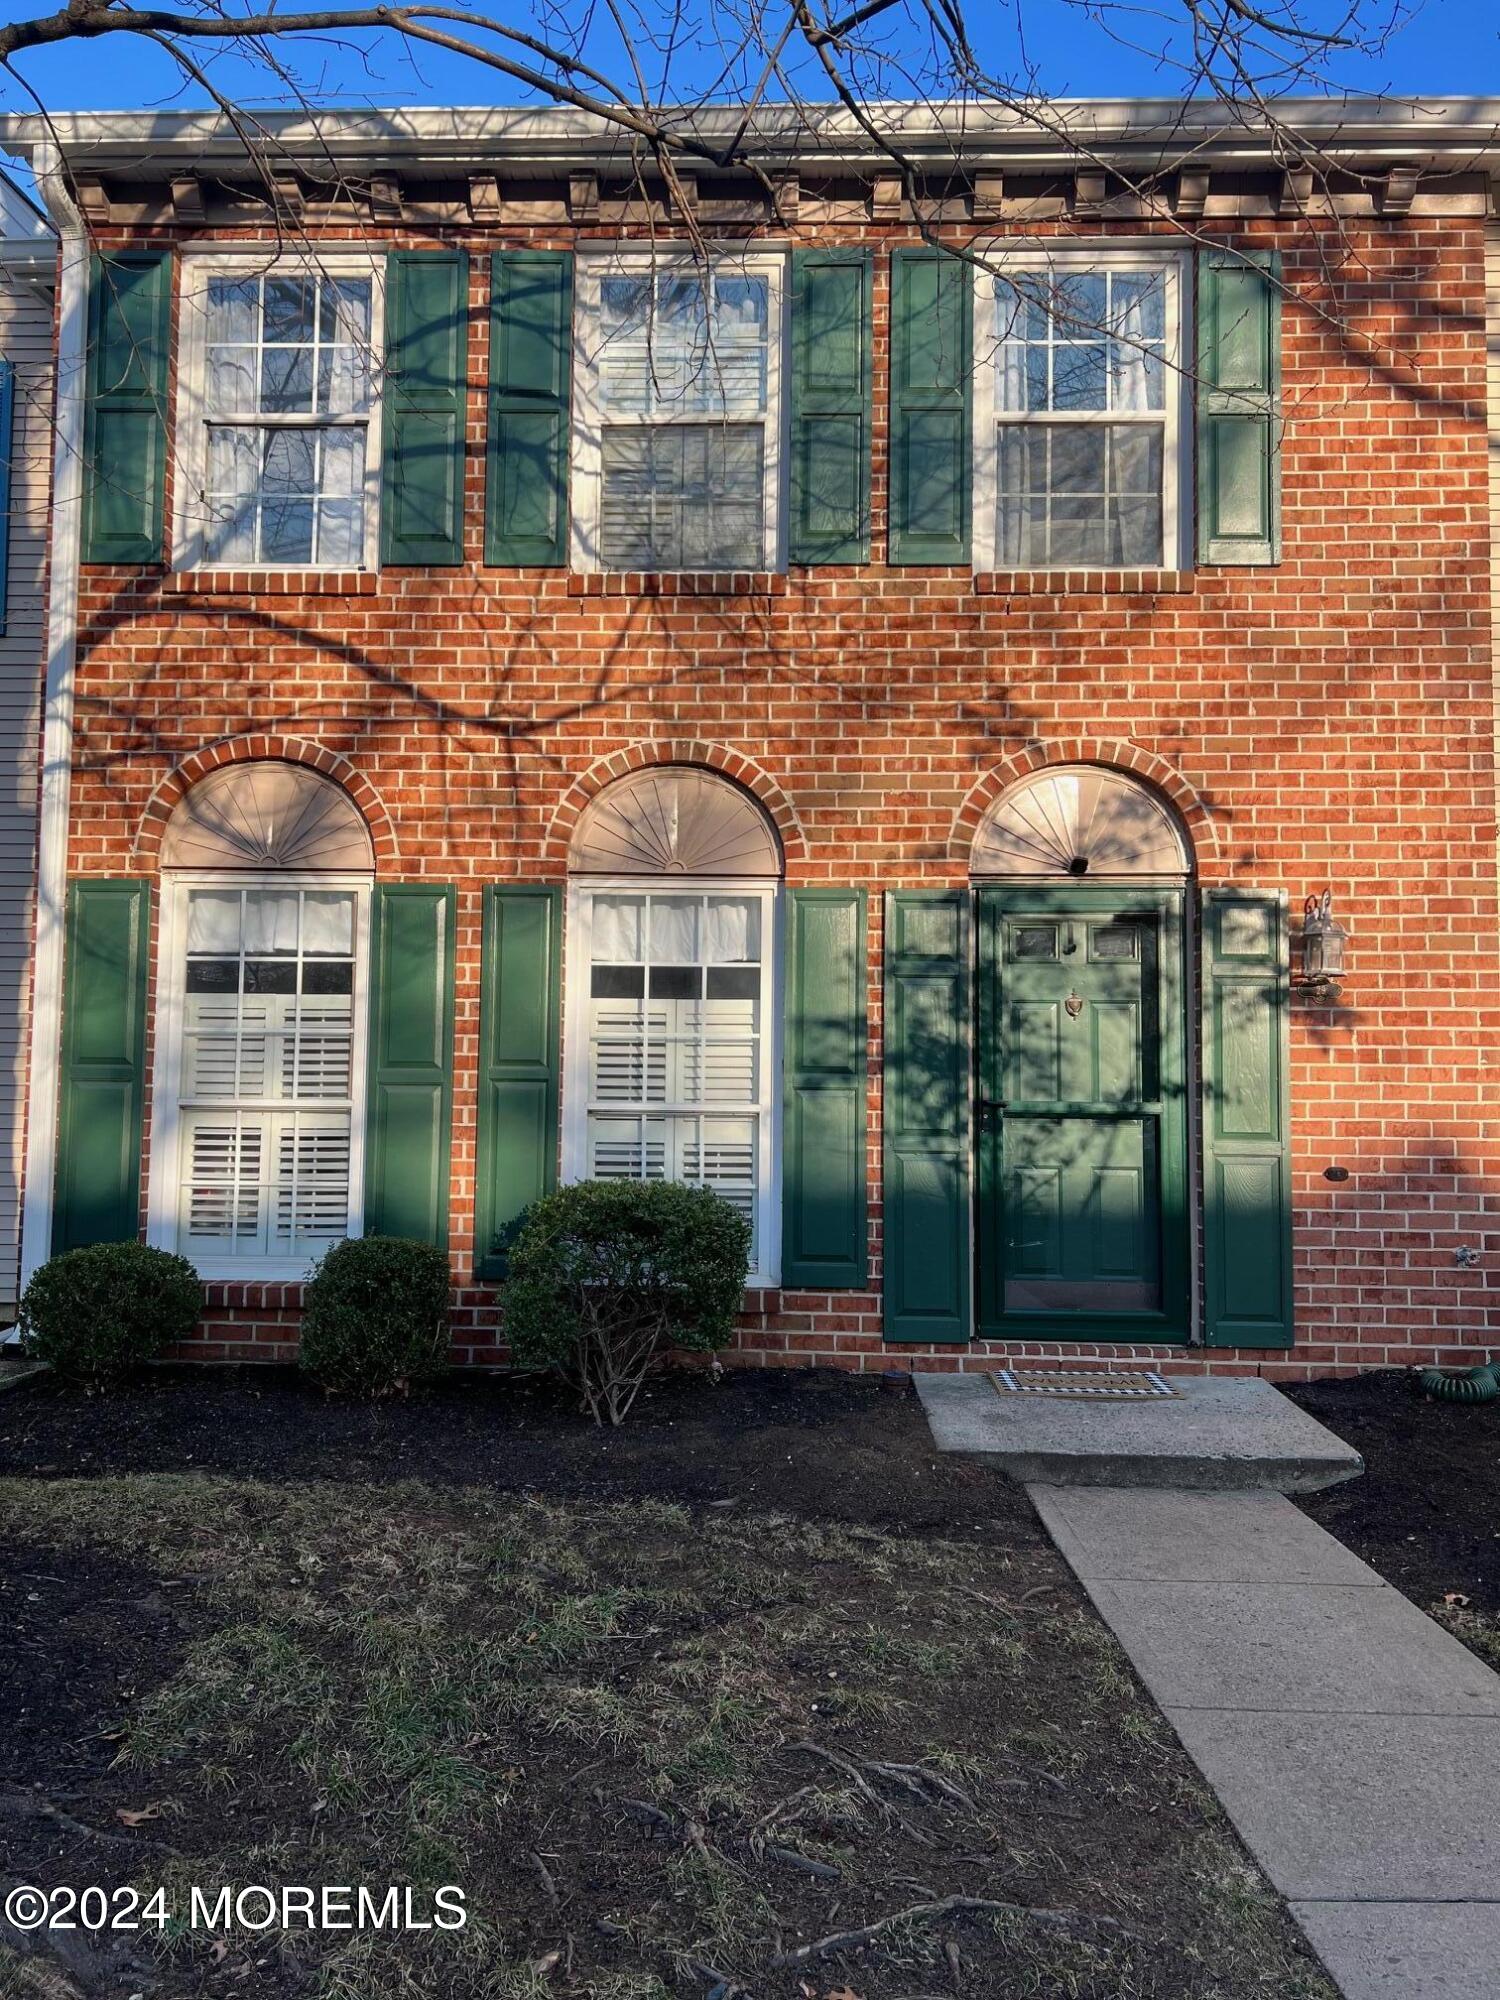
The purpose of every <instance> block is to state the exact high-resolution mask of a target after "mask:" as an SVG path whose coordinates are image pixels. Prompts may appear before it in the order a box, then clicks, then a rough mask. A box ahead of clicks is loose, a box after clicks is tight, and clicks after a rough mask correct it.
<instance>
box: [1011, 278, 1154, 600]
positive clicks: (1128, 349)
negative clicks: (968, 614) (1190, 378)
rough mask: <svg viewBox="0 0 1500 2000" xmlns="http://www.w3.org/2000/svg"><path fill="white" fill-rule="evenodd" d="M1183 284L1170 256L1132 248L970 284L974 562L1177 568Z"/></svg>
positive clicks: (1030, 566) (1027, 566) (1046, 566)
mask: <svg viewBox="0 0 1500 2000" xmlns="http://www.w3.org/2000/svg"><path fill="white" fill-rule="evenodd" d="M993 262H994V259H993V258H992V259H991V263H992V265H993ZM1184 284H1185V279H1184V273H1183V268H1182V264H1181V260H1180V259H1179V258H1178V257H1177V256H1175V255H1173V254H1171V253H1165V254H1155V253H1150V252H1143V251H1129V252H1107V251H1102V250H1101V251H1082V250H1080V251H1076V252H1074V251H1059V252H1056V253H1049V254H1047V255H1046V256H1042V255H1040V254H1035V255H1034V254H1023V253H1017V254H1016V255H1014V256H1010V255H1006V256H1005V257H1004V258H1003V268H1002V269H1001V270H999V271H996V270H995V269H993V268H991V269H989V270H986V271H983V272H982V273H981V275H980V279H979V286H980V290H979V311H978V322H977V330H978V334H979V340H978V355H979V360H978V365H977V368H976V378H975V389H976V393H975V452H976V463H975V486H976V505H975V517H976V525H977V529H978V533H977V535H976V549H977V550H978V552H979V553H978V560H979V562H980V563H981V565H982V566H984V567H989V566H990V565H993V566H995V567H997V568H1000V569H1117V568H1127V569H1130V568H1146V569H1156V568H1161V567H1163V566H1166V567H1174V568H1175V567H1176V566H1177V565H1178V564H1179V563H1180V561H1181V560H1182V536H1183V532H1184V523H1185V522H1186V520H1187V516H1188V505H1187V498H1186V495H1185V493H1184V491H1183V488H1184V485H1185V482H1186V465H1185V462H1184V454H1183V448H1182V439H1183V437H1184V435H1185V427H1184V423H1183V411H1182V401H1183V370H1182V367H1181V354H1182V341H1183V320H1184V310H1183V293H1184Z"/></svg>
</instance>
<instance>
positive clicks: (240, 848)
mask: <svg viewBox="0 0 1500 2000" xmlns="http://www.w3.org/2000/svg"><path fill="white" fill-rule="evenodd" d="M161 865H162V867H163V868H305V869H341V870H354V871H358V872H365V873H367V872H369V871H371V870H373V868H374V866H375V854H374V849H373V848H372V847H371V844H370V830H369V828H368V827H367V826H366V825H365V822H364V819H363V817H362V816H361V814H360V811H359V808H358V806H356V805H355V803H354V801H353V799H351V798H350V796H349V794H348V793H347V792H346V791H345V790H344V788H343V786H342V785H336V784H335V783H334V782H333V780H332V779H331V778H325V777H324V776H323V775H322V773H321V772H318V771H310V770H308V769H307V767H306V766H305V765H302V764H282V763H276V762H270V761H267V762H265V763H247V764H226V765H224V766H223V768H222V769H220V770H218V771H215V772H213V773H212V774H211V775H210V776H209V777H207V778H205V779H204V780H203V782H202V783H201V784H198V785H194V787H193V789H192V790H191V791H190V792H188V793H187V794H186V795H185V796H184V797H183V798H181V799H179V800H178V802H177V805H176V806H175V808H174V809H173V812H172V817H171V819H170V820H169V821H168V822H167V830H166V833H165V834H164V835H163V838H162V848H161Z"/></svg>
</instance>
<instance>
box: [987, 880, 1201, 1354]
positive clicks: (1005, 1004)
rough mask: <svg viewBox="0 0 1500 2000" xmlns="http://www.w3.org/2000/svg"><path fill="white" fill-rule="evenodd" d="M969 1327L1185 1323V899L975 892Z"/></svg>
mask: <svg viewBox="0 0 1500 2000" xmlns="http://www.w3.org/2000/svg"><path fill="white" fill-rule="evenodd" d="M978 971H979V1033H978V1037H977V1065H976V1084H977V1096H978V1104H977V1107H976V1108H977V1116H976V1118H975V1121H974V1125H975V1144H976V1147H977V1150H978V1161H977V1185H978V1216H977V1223H978V1228H977V1232H976V1235H977V1250H978V1261H979V1269H978V1285H977V1297H978V1302H979V1328H978V1331H979V1332H980V1333H981V1334H982V1335H989V1336H992V1337H1014V1336H1016V1335H1025V1336H1028V1337H1035V1336H1037V1335H1043V1336H1050V1337H1054V1338H1055V1337H1057V1336H1059V1335H1062V1336H1065V1337H1066V1336H1071V1337H1074V1338H1077V1339H1083V1340H1097V1339H1104V1340H1110V1339H1116V1340H1117V1339H1132V1338H1134V1339H1140V1340H1162V1339H1167V1340H1181V1339H1185V1338H1186V1335H1187V1282H1186V1280H1187V1262H1188V1259H1187V1248H1188V1246H1187V1204H1186V1195H1185V1190H1186V1178H1187V1177H1186V1156H1187V1145H1186V1136H1187V1135H1186V1091H1185V1075H1184V1066H1183V1027H1182V991H1183V982H1182V898H1181V894H1180V892H1178V891H1175V890H1156V889H1147V890H1144V891H1141V890H1130V889H1121V890H1118V891H1116V890H1110V889H1077V890H1044V889H1009V888H1002V887H996V888H985V889H981V890H980V892H979V967H978Z"/></svg>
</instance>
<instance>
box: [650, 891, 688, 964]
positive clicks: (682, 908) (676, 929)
mask: <svg viewBox="0 0 1500 2000" xmlns="http://www.w3.org/2000/svg"><path fill="white" fill-rule="evenodd" d="M699 910H700V904H699V901H698V898H697V897H696V896H653V897H652V898H651V959H652V962H653V963H654V964H658V965H692V964H694V963H695V962H696V960H697V957H698V915H699Z"/></svg>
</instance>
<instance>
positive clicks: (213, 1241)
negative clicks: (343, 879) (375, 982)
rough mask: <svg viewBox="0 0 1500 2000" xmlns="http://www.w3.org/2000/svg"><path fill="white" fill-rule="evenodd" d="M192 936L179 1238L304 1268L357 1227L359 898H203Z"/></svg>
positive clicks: (194, 911)
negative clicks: (353, 1184) (352, 1172)
mask: <svg viewBox="0 0 1500 2000" xmlns="http://www.w3.org/2000/svg"><path fill="white" fill-rule="evenodd" d="M186 932H187V944H188V950H189V952H191V953H192V954H193V956H191V957H189V958H188V960H187V963H186V965H185V967H184V973H185V977H184V1005H183V1045H182V1073H181V1079H180V1086H179V1088H180V1103H181V1107H182V1120H183V1133H184V1178H183V1187H182V1191H181V1196H180V1209H179V1240H180V1242H181V1245H182V1247H183V1248H184V1249H185V1250H188V1251H189V1252H190V1253H191V1252H196V1253H197V1254H199V1255H200V1256H203V1257H217V1258H221V1259H230V1260H236V1259H248V1258H254V1257H268V1256H272V1257H280V1258H283V1259H287V1258H295V1259H298V1260H302V1259H304V1258H305V1257H308V1256H311V1255H313V1254H316V1253H317V1252H318V1251H319V1250H321V1249H323V1248H326V1247H327V1245H328V1244H329V1243H331V1242H336V1241H337V1240H338V1239H339V1237H341V1236H342V1235H344V1234H345V1233H346V1231H347V1227H348V1211H349V1157H350V1125H351V1117H352V1091H353V1081H354V1080H353V1051H354V959H353V946H354V897H353V895H352V894H351V893H350V892H349V891H347V890H307V891H299V890H296V889H285V888H277V887H269V886H268V887H266V888H264V889H252V890H248V891H245V892H243V893H241V892H240V891H238V890H225V889H203V890H194V891H193V892H192V893H191V894H190V895H189V897H188V905H187V924H186ZM313 954H316V956H314V955H313ZM303 1106H312V1107H314V1108H313V1109H311V1110H306V1109H303V1108H301V1107H303Z"/></svg>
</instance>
